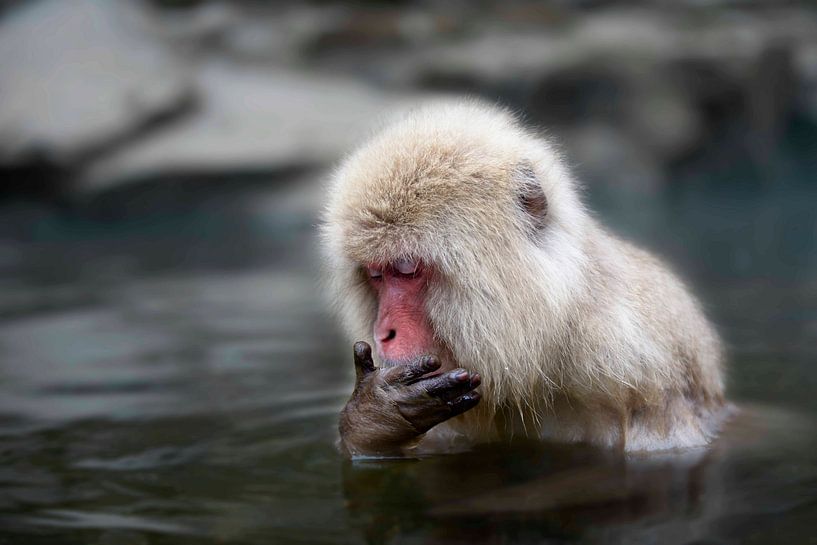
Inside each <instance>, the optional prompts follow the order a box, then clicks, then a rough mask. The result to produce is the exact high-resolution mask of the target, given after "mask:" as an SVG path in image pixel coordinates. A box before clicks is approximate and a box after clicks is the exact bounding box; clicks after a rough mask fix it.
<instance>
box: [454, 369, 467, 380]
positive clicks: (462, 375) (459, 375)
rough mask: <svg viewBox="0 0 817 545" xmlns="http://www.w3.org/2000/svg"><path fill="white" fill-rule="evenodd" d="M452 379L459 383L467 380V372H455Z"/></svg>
mask: <svg viewBox="0 0 817 545" xmlns="http://www.w3.org/2000/svg"><path fill="white" fill-rule="evenodd" d="M454 379H455V380H458V381H460V382H463V381H464V380H467V379H468V371H456V372H455V373H454Z"/></svg>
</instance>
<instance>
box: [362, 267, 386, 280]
mask: <svg viewBox="0 0 817 545" xmlns="http://www.w3.org/2000/svg"><path fill="white" fill-rule="evenodd" d="M366 272H367V273H369V278H382V277H383V271H382V270H380V269H378V268H377V267H373V266H371V265H370V266H368V267H366Z"/></svg>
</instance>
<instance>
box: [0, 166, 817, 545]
mask: <svg viewBox="0 0 817 545" xmlns="http://www.w3.org/2000/svg"><path fill="white" fill-rule="evenodd" d="M802 157H803V156H800V160H799V162H798V161H795V160H792V162H791V165H792V166H791V169H792V170H793V172H792V170H785V169H784V172H783V173H782V174H781V173H772V174H769V175H768V176H766V177H761V179H760V180H749V181H748V182H747V181H745V180H742V181H741V182H740V183H738V182H736V181H730V180H723V179H721V180H719V182H723V183H713V181H712V176H721V177H723V176H738V172H737V170H734V169H733V170H731V171H729V172H726V173H723V172H715V173H714V174H713V175H712V176H709V177H707V176H701V175H699V174H696V172H695V171H693V172H691V173H690V174H689V175H688V176H689V177H688V178H687V179H685V180H684V182H685V183H684V184H683V185H679V186H673V187H670V188H668V189H666V190H662V191H655V192H653V193H638V194H628V193H626V192H623V191H620V190H616V189H615V188H613V189H611V190H609V191H600V190H594V191H592V192H591V194H590V196H589V198H590V200H591V201H592V202H593V203H594V206H596V207H597V208H598V209H600V210H601V212H600V215H602V216H603V217H604V218H605V219H606V220H607V221H608V222H609V223H611V224H613V225H615V226H616V228H617V229H619V230H620V231H623V232H624V233H625V234H627V235H628V236H631V237H633V238H635V239H637V240H639V241H641V242H643V243H644V244H647V245H649V246H650V247H651V248H653V249H654V250H655V251H657V252H658V253H660V254H662V255H664V256H665V257H667V258H668V259H669V260H670V261H671V262H672V263H674V265H675V267H676V269H678V270H681V271H682V272H683V273H684V274H685V276H686V277H687V278H688V279H689V280H690V283H691V284H692V285H693V286H694V287H695V289H696V291H697V292H698V293H699V294H700V296H701V298H702V299H703V300H704V302H705V304H706V306H707V309H708V312H709V313H710V315H711V316H712V317H713V319H714V320H715V321H716V322H717V324H718V326H719V328H720V330H721V331H722V332H723V334H724V336H725V338H726V339H727V341H728V343H729V345H730V352H731V362H730V379H729V382H730V392H731V397H732V398H733V399H736V400H738V401H739V402H740V403H742V404H744V405H749V404H752V405H760V406H762V407H765V408H761V409H759V410H758V412H757V413H752V414H758V415H759V416H758V417H757V418H756V419H754V418H750V419H749V420H748V424H746V425H745V426H744V427H743V428H741V429H740V430H738V431H739V432H740V433H739V434H738V435H740V436H741V441H742V443H741V444H742V445H743V446H741V447H740V448H733V449H731V450H729V449H727V450H725V451H713V452H708V453H694V454H693V455H689V456H684V457H670V458H658V459H653V460H647V461H636V462H633V461H625V460H622V459H620V458H617V457H615V456H612V455H609V454H605V453H602V452H598V451H593V450H591V449H585V448H581V447H564V446H558V445H541V444H532V443H525V442H515V443H513V444H502V445H492V446H485V447H480V448H478V449H475V450H474V451H472V452H467V453H462V454H456V455H449V456H438V457H434V458H430V459H425V460H413V461H383V462H368V463H356V464H350V463H347V462H344V461H343V460H342V459H341V458H340V457H339V455H338V454H337V452H336V450H335V447H334V441H335V439H336V432H335V426H336V417H337V413H338V411H339V409H340V408H341V406H342V405H343V403H344V402H345V399H346V398H347V397H348V394H349V391H350V388H351V382H352V374H353V373H352V368H351V357H350V356H351V354H350V352H351V347H350V346H348V343H346V342H345V341H344V340H342V339H341V338H340V336H339V334H338V330H337V328H336V326H335V324H334V322H333V320H332V319H331V317H329V316H327V314H326V310H325V305H324V303H323V301H322V298H321V294H320V293H321V292H320V289H319V286H318V282H317V278H318V267H319V265H318V260H317V259H316V257H315V253H314V242H315V241H314V202H315V200H316V195H318V196H319V194H320V191H318V190H315V189H314V186H312V185H310V180H309V179H299V180H295V181H293V183H292V184H291V185H289V186H285V187H283V188H279V187H276V184H270V185H268V186H261V187H258V186H255V187H248V188H243V189H240V190H239V189H236V188H230V190H229V193H227V192H225V191H214V192H212V193H207V192H205V193H203V194H201V193H197V195H198V197H197V198H196V199H195V200H192V201H191V200H186V201H185V202H184V203H183V204H180V203H179V202H178V200H176V199H167V202H165V201H163V200H162V199H163V197H162V195H163V194H162V193H159V194H154V195H149V196H147V197H145V196H144V195H142V197H141V199H142V200H139V199H134V198H133V197H132V196H131V197H128V198H125V197H122V198H120V199H119V200H117V199H113V200H112V202H109V203H107V204H106V205H105V207H104V209H103V210H104V212H105V213H104V214H102V213H100V210H98V209H95V208H93V207H84V208H80V209H78V210H65V209H52V208H48V207H43V206H41V205H36V206H34V205H25V206H23V205H19V204H8V203H7V204H5V205H3V206H4V209H3V213H2V216H1V217H2V218H3V223H2V225H0V234H2V240H3V243H2V245H0V273H1V274H2V276H0V315H2V318H0V356H1V357H0V457H1V458H0V459H1V460H2V463H0V528H2V529H0V542H2V543H15V544H22V543H40V542H42V543H63V544H70V543H197V544H198V543H225V542H227V543H239V542H240V543H276V544H277V543H364V542H374V543H377V542H391V543H475V542H479V543H561V542H605V543H619V542H620V543H654V542H660V543H805V542H814V540H815V539H817V532H815V530H814V527H813V523H814V520H817V456H815V454H814V452H815V447H817V440H816V439H815V435H817V434H815V433H814V432H815V431H817V427H815V426H814V425H813V422H814V418H815V417H817V398H815V396H814V392H815V390H817V366H815V362H817V348H815V347H817V304H815V300H816V299H815V294H817V257H816V256H817V251H815V250H817V245H816V243H815V240H817V215H815V213H814V206H815V204H814V203H815V202H817V189H815V187H814V184H813V183H810V182H809V183H806V182H804V181H803V180H804V179H806V178H808V176H809V175H810V174H809V173H811V172H814V171H815V170H814V168H815V167H817V165H813V164H811V163H810V162H809V161H810V159H809V160H803V159H802ZM808 157H811V156H808ZM795 158H796V157H795ZM804 161H805V162H804ZM781 164H783V165H787V164H789V163H787V162H786V161H783V162H781ZM806 181H808V180H806ZM811 181H813V179H812V180H811ZM727 182H729V183H727ZM747 438H748V439H747Z"/></svg>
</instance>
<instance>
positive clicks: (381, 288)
mask: <svg viewBox="0 0 817 545" xmlns="http://www.w3.org/2000/svg"><path fill="white" fill-rule="evenodd" d="M366 272H367V274H368V276H369V284H370V285H371V287H372V290H373V291H374V293H375V295H376V297H377V317H376V319H375V322H374V326H373V338H374V341H375V348H376V350H377V354H378V357H379V358H380V360H381V361H382V362H383V363H384V365H385V366H390V365H394V364H398V363H400V362H407V361H413V360H415V359H416V358H417V357H419V356H422V355H424V354H431V353H434V352H436V351H437V350H436V347H435V342H434V333H433V331H432V327H431V324H430V322H429V320H428V317H427V315H426V310H425V306H424V301H425V296H426V290H427V288H428V281H429V277H430V274H431V270H430V268H429V267H428V266H426V265H424V264H422V263H421V262H419V261H417V260H407V259H402V260H398V261H396V262H394V263H389V264H386V265H379V264H370V265H368V266H367V267H366Z"/></svg>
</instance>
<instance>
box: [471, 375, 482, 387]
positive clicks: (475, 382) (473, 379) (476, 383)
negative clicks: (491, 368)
mask: <svg viewBox="0 0 817 545" xmlns="http://www.w3.org/2000/svg"><path fill="white" fill-rule="evenodd" d="M481 383H482V377H481V376H479V374H476V373H475V374H474V375H473V376H472V377H471V386H472V387H473V388H476V387H477V386H479V385H480V384H481Z"/></svg>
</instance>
